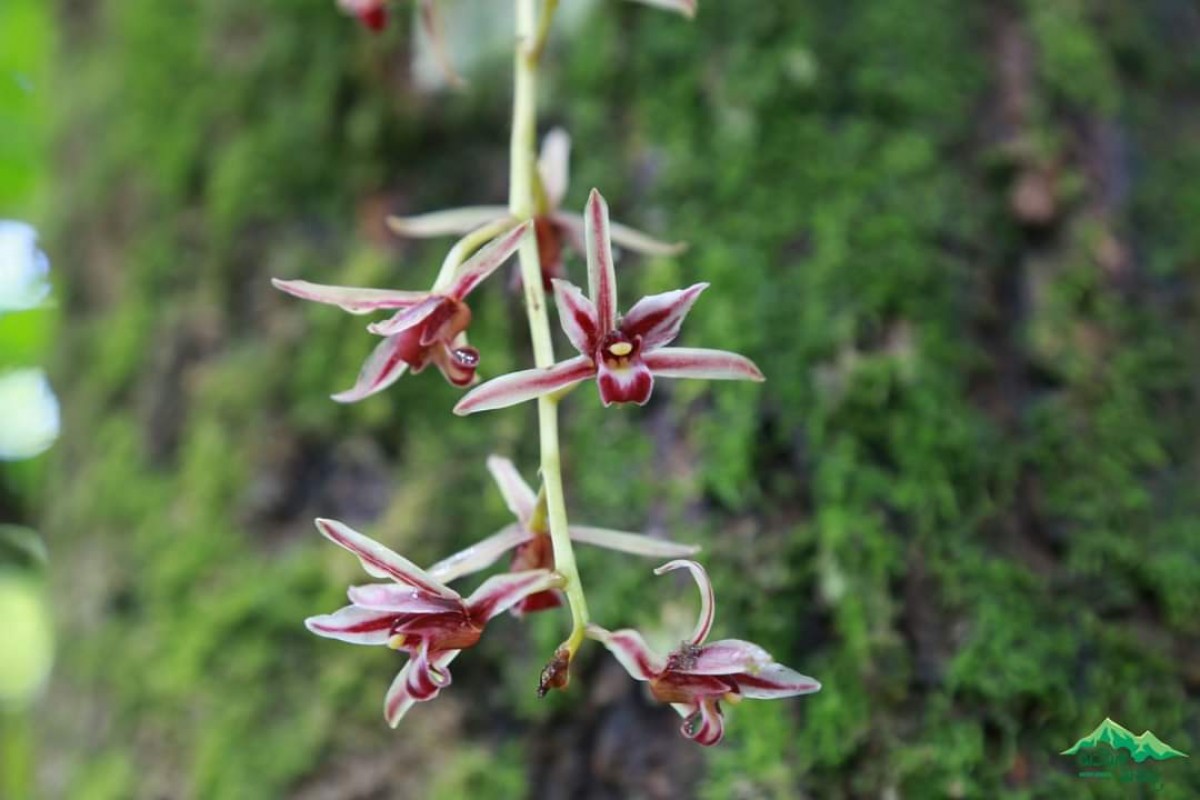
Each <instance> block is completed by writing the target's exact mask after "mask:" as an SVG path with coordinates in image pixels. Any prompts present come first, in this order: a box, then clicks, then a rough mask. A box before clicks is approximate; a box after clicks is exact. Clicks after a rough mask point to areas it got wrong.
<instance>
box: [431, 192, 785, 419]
mask: <svg viewBox="0 0 1200 800" xmlns="http://www.w3.org/2000/svg"><path fill="white" fill-rule="evenodd" d="M585 219H586V223H587V228H586V232H587V256H588V258H587V261H588V294H589V295H590V298H589V297H585V296H584V295H583V292H582V291H580V290H579V288H578V287H576V286H573V285H571V284H570V283H567V282H566V281H561V280H555V281H554V298H555V300H556V302H557V303H558V316H559V321H560V322H561V324H562V327H563V330H564V331H566V334H567V338H569V339H570V340H571V344H573V345H574V346H575V349H577V350H578V351H579V355H578V356H577V357H575V358H572V359H569V360H567V361H561V362H559V363H557V364H554V365H553V366H550V367H547V368H545V369H530V370H525V371H522V372H514V373H511V374H509V375H503V376H501V377H499V378H495V379H493V380H490V381H488V382H487V383H485V384H483V385H482V386H479V387H477V388H475V389H473V390H472V391H471V392H469V393H468V394H467V395H466V396H465V397H464V398H463V399H462V400H460V401H459V403H458V405H457V406H455V407H454V412H455V413H456V414H471V413H474V412H476V411H489V410H491V409H495V408H504V407H506V406H511V405H514V404H516V403H520V402H522V401H524V400H530V399H532V398H535V397H540V396H541V395H545V394H551V393H553V392H557V391H560V390H562V389H565V388H567V387H568V386H572V385H574V384H576V383H578V382H580V381H582V380H586V379H588V378H595V379H596V383H597V385H598V386H599V389H600V399H601V401H603V403H604V405H606V406H607V405H611V404H612V403H637V404H638V405H644V404H645V403H646V401H647V400H649V399H650V393H651V391H652V390H653V389H654V378H655V376H658V377H663V378H708V379H710V380H751V381H761V380H763V376H762V373H761V372H759V370H758V367H756V366H755V365H754V363H753V362H752V361H750V360H749V359H748V358H746V357H745V356H740V355H738V354H737V353H730V352H726V351H724V350H704V349H698V348H690V347H666V345H668V344H670V343H671V342H672V341H674V339H675V337H677V336H678V335H679V327H680V325H681V324H682V323H683V318H684V317H685V316H686V315H687V313H688V311H689V310H690V309H691V307H692V304H693V303H695V302H696V298H698V297H699V296H700V293H701V292H703V291H704V290H705V289H706V288H708V284H707V283H697V284H695V285H693V286H690V287H689V288H687V289H680V290H677V291H673V292H664V293H663V294H656V295H650V296H649V297H643V298H642V299H641V300H639V301H638V302H637V303H636V304H634V306H633V308H631V309H630V310H629V313H628V314H626V315H625V316H624V317H623V318H620V317H618V316H617V282H616V275H615V274H614V272H613V264H612V247H611V245H610V243H609V224H608V206H607V204H606V203H605V202H604V198H603V197H601V196H600V193H599V192H597V191H595V190H594V189H593V190H592V194H591V197H590V198H589V199H588V204H587V210H586V212H585Z"/></svg>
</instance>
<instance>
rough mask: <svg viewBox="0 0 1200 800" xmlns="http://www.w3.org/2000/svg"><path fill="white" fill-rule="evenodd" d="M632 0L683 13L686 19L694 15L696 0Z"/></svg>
mask: <svg viewBox="0 0 1200 800" xmlns="http://www.w3.org/2000/svg"><path fill="white" fill-rule="evenodd" d="M633 2H635V3H641V4H642V5H644V6H653V7H654V8H661V9H663V10H664V11H674V12H676V13H678V14H683V15H684V16H685V17H687V18H688V19H691V18H692V17H694V16H696V0H633Z"/></svg>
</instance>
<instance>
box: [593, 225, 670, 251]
mask: <svg viewBox="0 0 1200 800" xmlns="http://www.w3.org/2000/svg"><path fill="white" fill-rule="evenodd" d="M608 232H609V235H610V236H612V240H613V244H615V245H617V246H618V247H624V248H625V249H626V250H632V251H633V252H635V253H641V254H642V255H644V256H677V255H679V254H680V253H682V252H683V251H685V250H687V249H688V245H687V242H664V241H662V240H661V239H655V238H654V237H653V236H650V235H649V234H646V233H642V232H641V231H639V230H635V229H633V228H631V227H629V226H628V225H622V224H621V223H619V222H612V223H609V230H608Z"/></svg>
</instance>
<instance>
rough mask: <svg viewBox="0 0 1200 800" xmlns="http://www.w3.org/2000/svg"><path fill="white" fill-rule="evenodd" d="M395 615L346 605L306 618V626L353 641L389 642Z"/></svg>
mask: <svg viewBox="0 0 1200 800" xmlns="http://www.w3.org/2000/svg"><path fill="white" fill-rule="evenodd" d="M395 619H396V615H395V614H393V613H390V612H387V611H371V610H369V609H366V608H359V607H358V606H346V607H345V608H341V609H339V610H337V611H335V612H334V613H332V614H319V615H317V616H315V617H309V618H308V619H306V620H304V627H306V628H308V629H309V630H310V631H312V632H313V633H315V634H316V635H317V636H324V637H325V638H326V639H337V640H338V641H340V642H349V643H350V644H372V645H379V644H387V642H388V639H389V638H391V635H392V624H393V622H394V621H395Z"/></svg>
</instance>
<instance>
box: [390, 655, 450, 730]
mask: <svg viewBox="0 0 1200 800" xmlns="http://www.w3.org/2000/svg"><path fill="white" fill-rule="evenodd" d="M461 652H462V651H461V650H442V651H439V652H438V653H437V654H436V655H435V656H433V657H432V658H431V659H429V667H430V668H431V669H437V670H439V673H440V674H441V675H444V676H445V678H446V680H445V683H443V684H442V685H441V686H439V687H438V688H439V691H440V689H441V688H444V687H445V686H446V685H448V684H449V678H450V672H449V671H448V670H447V667H449V666H450V662H451V661H453V660H454V659H455V658H456V657H457V656H458V654H459V653H461ZM413 669H414V667H413V662H412V661H411V660H410V661H409V662H408V663H407V664H405V665H404V669H402V670H400V672H399V673H398V674H397V675H396V678H395V680H393V681H392V685H391V687H389V688H388V690H387V695H385V696H384V699H383V716H384V719H386V720H387V722H388V725H390V726H392V727H393V728H394V727H396V726H397V725H399V724H400V720H402V719H404V715H405V714H407V713H408V710H409V709H410V708H412V707H413V706H414V705H415V704H416V703H418V702H420V700H418V699H417V698H415V697H413V696H412V695H411V694H410V693H409V691H408V683H409V675H410V674H411V673H412V671H413ZM436 695H437V692H434V693H433V695H430V696H427V697H425V698H423V699H425V700H431V699H433V697H434V696H436Z"/></svg>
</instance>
